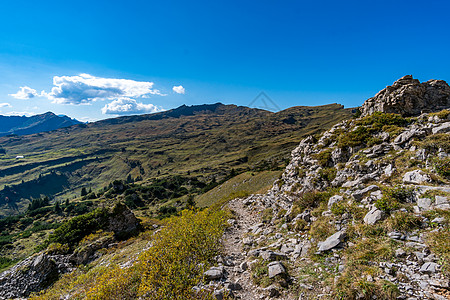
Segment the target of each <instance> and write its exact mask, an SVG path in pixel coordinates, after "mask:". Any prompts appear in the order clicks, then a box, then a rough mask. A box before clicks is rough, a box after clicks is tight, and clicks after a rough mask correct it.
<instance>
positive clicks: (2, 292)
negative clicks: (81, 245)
mask: <svg viewBox="0 0 450 300" xmlns="http://www.w3.org/2000/svg"><path fill="white" fill-rule="evenodd" d="M69 271H71V265H70V263H69V262H68V259H67V257H64V256H63V255H52V256H51V255H48V254H45V253H40V254H38V255H35V256H32V257H29V258H27V259H25V260H24V261H22V262H20V263H18V264H17V265H15V266H14V267H12V268H11V269H9V270H7V271H5V272H3V273H2V274H0V299H3V298H6V299H12V298H25V297H28V296H29V295H30V294H31V293H32V292H38V291H40V290H42V289H45V288H47V287H48V286H49V285H51V284H52V283H53V282H54V281H55V280H56V279H57V278H58V276H59V275H60V274H63V273H66V272H69Z"/></svg>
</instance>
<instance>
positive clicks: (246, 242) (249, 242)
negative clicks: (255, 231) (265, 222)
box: [242, 237, 253, 246]
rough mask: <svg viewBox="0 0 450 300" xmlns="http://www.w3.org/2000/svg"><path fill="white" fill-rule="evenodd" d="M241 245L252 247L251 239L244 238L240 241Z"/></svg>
mask: <svg viewBox="0 0 450 300" xmlns="http://www.w3.org/2000/svg"><path fill="white" fill-rule="evenodd" d="M242 243H243V244H244V245H247V246H251V245H253V238H252V237H245V238H244V239H243V240H242Z"/></svg>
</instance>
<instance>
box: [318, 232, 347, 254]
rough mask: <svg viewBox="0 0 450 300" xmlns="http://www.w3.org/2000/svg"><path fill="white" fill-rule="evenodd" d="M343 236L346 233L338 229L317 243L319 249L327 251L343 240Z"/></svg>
mask: <svg viewBox="0 0 450 300" xmlns="http://www.w3.org/2000/svg"><path fill="white" fill-rule="evenodd" d="M345 236H346V234H345V232H344V231H338V232H336V233H335V234H333V235H332V236H329V237H328V238H327V239H326V240H325V241H323V242H321V243H319V251H327V250H330V249H333V248H334V247H336V246H338V245H339V244H340V243H341V242H343V241H344V239H345Z"/></svg>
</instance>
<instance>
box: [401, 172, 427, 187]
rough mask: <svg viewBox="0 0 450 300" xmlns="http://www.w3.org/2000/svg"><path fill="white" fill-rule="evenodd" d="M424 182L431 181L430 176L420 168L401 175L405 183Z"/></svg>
mask: <svg viewBox="0 0 450 300" xmlns="http://www.w3.org/2000/svg"><path fill="white" fill-rule="evenodd" d="M425 182H431V178H430V176H429V175H428V174H426V173H425V172H423V171H422V170H414V171H410V172H406V173H405V175H403V183H406V184H422V183H425Z"/></svg>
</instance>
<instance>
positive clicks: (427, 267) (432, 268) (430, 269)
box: [420, 262, 439, 273]
mask: <svg viewBox="0 0 450 300" xmlns="http://www.w3.org/2000/svg"><path fill="white" fill-rule="evenodd" d="M438 268H439V265H438V264H437V263H434V262H426V263H424V264H423V265H422V267H420V272H422V273H436V272H437V269H438Z"/></svg>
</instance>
